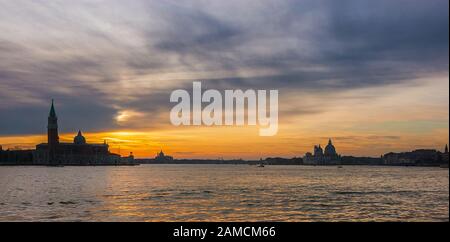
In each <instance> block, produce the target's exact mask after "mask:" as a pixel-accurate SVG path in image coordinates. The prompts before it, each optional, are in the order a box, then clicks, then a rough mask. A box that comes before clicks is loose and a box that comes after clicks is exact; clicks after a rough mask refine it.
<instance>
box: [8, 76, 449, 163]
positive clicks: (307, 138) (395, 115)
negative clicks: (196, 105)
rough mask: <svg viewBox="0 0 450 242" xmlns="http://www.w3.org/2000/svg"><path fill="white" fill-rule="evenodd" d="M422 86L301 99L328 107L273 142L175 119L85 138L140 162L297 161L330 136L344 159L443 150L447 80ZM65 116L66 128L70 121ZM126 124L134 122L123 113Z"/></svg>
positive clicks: (286, 101)
mask: <svg viewBox="0 0 450 242" xmlns="http://www.w3.org/2000/svg"><path fill="white" fill-rule="evenodd" d="M417 83H420V85H417V86H416V85H413V86H410V87H405V86H391V87H389V88H388V89H386V88H385V87H383V88H378V89H377V88H369V89H361V90H357V91H355V90H353V91H352V92H351V93H340V94H339V95H338V96H335V97H334V99H333V98H329V99H323V100H322V101H321V102H320V100H319V101H318V100H316V99H318V97H317V96H316V95H311V96H310V97H309V96H308V95H307V94H305V95H302V97H303V98H302V99H301V100H299V102H303V103H304V104H306V105H313V104H312V103H316V102H318V103H320V104H321V105H328V106H329V108H328V109H327V111H326V112H320V113H316V114H314V113H313V114H308V115H283V114H282V113H283V112H282V113H281V114H280V125H279V132H278V134H277V135H276V136H273V137H260V136H258V131H259V128H258V127H255V126H253V127H248V126H246V127H174V126H171V125H170V124H169V120H168V119H169V117H167V123H168V124H167V125H165V126H162V127H161V128H159V129H158V130H145V129H132V130H127V129H123V130H111V131H108V132H98V133H84V135H85V136H86V138H87V140H88V142H91V143H102V142H103V140H107V142H108V143H109V144H110V148H111V151H112V152H114V153H119V150H120V154H121V155H128V154H129V152H133V153H134V154H135V156H136V157H140V158H144V157H153V156H154V155H155V154H156V152H158V151H159V150H160V149H163V150H164V152H165V153H167V154H170V155H172V156H174V157H175V158H222V157H223V158H244V159H259V158H260V157H269V156H272V157H273V156H281V157H295V156H303V155H304V153H305V152H310V151H312V147H313V145H315V144H322V145H323V146H324V145H326V143H327V140H328V138H332V139H333V141H334V144H335V146H336V148H337V151H338V152H339V153H341V154H343V155H360V156H366V155H367V156H375V157H376V156H380V155H382V154H384V153H386V152H389V151H408V150H412V149H417V148H434V149H439V150H442V149H443V148H444V146H445V144H446V143H447V142H448V139H449V120H448V117H449V107H448V98H449V97H448V95H449V94H448V85H449V84H448V79H446V78H436V79H425V80H424V79H421V80H417ZM381 92H383V95H381V96H380V95H378V96H377V98H374V99H371V100H370V99H369V100H367V99H364V100H359V101H358V100H355V97H357V96H361V95H363V96H366V95H368V94H370V93H377V94H380V93H381ZM346 95H348V97H353V98H346ZM294 97H295V95H286V96H285V97H284V98H282V100H283V101H280V109H287V108H292V107H295V103H294V101H293V100H292V99H293V98H294ZM411 97H413V98H411ZM283 105H288V106H287V107H286V106H283ZM57 110H58V109H57ZM288 114H289V113H288ZM119 115H123V113H122V114H119ZM59 118H60V119H59V122H60V123H59V125H60V127H61V126H63V125H64V117H59ZM119 121H120V122H123V123H124V126H125V125H126V123H127V119H126V117H124V116H122V118H121V119H119ZM144 121H145V120H144ZM43 132H45V130H43ZM75 135H76V131H75V130H74V132H73V133H67V134H60V136H61V141H62V142H72V140H73V137H74V136H75ZM40 142H46V136H45V135H26V136H21V137H19V136H5V137H0V144H3V147H4V148H14V147H16V146H17V147H23V148H26V147H33V146H34V145H35V144H37V143H40Z"/></svg>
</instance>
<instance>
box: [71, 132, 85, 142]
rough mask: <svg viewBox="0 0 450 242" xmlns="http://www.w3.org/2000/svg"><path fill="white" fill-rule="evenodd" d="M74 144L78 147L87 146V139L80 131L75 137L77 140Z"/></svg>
mask: <svg viewBox="0 0 450 242" xmlns="http://www.w3.org/2000/svg"><path fill="white" fill-rule="evenodd" d="M73 143H75V144H77V145H84V144H86V139H85V138H84V136H83V135H82V134H81V131H78V134H77V136H75V138H74V139H73Z"/></svg>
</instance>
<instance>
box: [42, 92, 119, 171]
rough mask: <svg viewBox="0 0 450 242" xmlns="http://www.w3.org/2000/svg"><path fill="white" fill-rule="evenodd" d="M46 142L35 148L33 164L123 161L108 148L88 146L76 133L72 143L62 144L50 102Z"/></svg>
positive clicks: (79, 163)
mask: <svg viewBox="0 0 450 242" xmlns="http://www.w3.org/2000/svg"><path fill="white" fill-rule="evenodd" d="M47 135H48V142H47V143H43V144H39V145H37V146H36V152H35V162H36V163H38V164H50V165H108V164H118V163H120V162H123V161H124V158H121V157H120V155H117V154H113V153H111V152H109V146H108V144H106V142H104V143H103V144H89V143H87V142H86V138H85V137H84V136H83V134H82V133H81V130H79V131H78V134H77V135H76V136H75V137H74V139H73V143H62V142H60V141H59V135H58V118H57V116H56V111H55V106H54V104H53V100H52V106H51V108H50V113H49V116H48V125H47Z"/></svg>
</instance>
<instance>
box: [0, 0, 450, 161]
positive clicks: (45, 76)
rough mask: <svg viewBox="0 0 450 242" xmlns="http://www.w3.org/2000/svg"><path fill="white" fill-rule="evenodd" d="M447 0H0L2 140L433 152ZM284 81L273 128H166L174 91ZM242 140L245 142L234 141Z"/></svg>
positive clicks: (445, 70)
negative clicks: (53, 121) (53, 128)
mask: <svg viewBox="0 0 450 242" xmlns="http://www.w3.org/2000/svg"><path fill="white" fill-rule="evenodd" d="M448 5H449V2H448V1H447V0H429V1H423V0H395V1H393V0H379V1H370V0H342V1H334V0H282V1H280V0H246V1H240V0H227V1H219V0H208V1H206V0H197V1H194V0H164V1H161V0H146V1H144V0H130V1H120V0H89V1H87V0H79V1H63V0H52V1H49V0H36V1H22V0H15V1H10V0H0V33H1V34H0V115H1V118H0V145H2V146H3V148H4V149H5V148H21V149H26V148H32V147H34V146H35V145H36V144H38V143H42V142H46V122H47V115H48V111H49V107H50V102H51V99H52V98H53V99H55V105H56V112H57V114H58V118H59V129H60V137H61V140H62V141H64V142H71V141H72V140H73V137H74V136H75V135H76V133H77V132H78V130H79V129H81V130H82V131H83V133H84V135H85V136H86V138H87V141H88V142H93V143H102V142H103V140H107V141H108V143H109V144H110V147H111V151H112V152H115V153H120V154H122V155H127V154H128V153H129V152H133V153H134V154H135V156H137V157H153V156H154V155H155V154H156V152H158V151H159V150H161V149H163V150H164V151H165V152H166V153H168V154H170V155H172V156H174V157H175V158H219V157H221V158H222V157H223V158H230V159H231V158H246V159H259V158H260V157H269V156H271V157H274V156H281V157H295V156H296V157H300V156H303V155H304V153H305V152H310V151H312V149H313V146H314V145H315V144H322V146H324V145H326V143H327V142H328V139H329V138H332V139H333V141H334V144H335V146H336V149H337V152H338V153H341V154H343V155H358V156H374V157H378V156H380V155H382V154H384V153H387V152H390V151H408V150H412V149H419V148H433V149H439V150H442V149H443V147H444V146H445V144H446V143H448V140H449V62H448V59H449V12H448V11H449V6H448ZM194 81H201V82H202V85H203V87H204V88H205V89H217V90H225V89H242V90H246V89H257V90H260V89H267V90H269V89H270V90H273V89H275V90H279V119H280V120H279V131H278V134H277V135H276V136H273V137H260V136H259V135H258V130H259V128H258V127H251V126H245V127H192V126H186V127H175V126H173V125H171V123H170V118H169V113H170V110H171V108H172V107H173V105H174V104H173V103H170V102H169V100H170V99H169V98H170V94H171V92H172V91H173V90H175V89H187V90H190V89H192V82H194ZM244 147H245V148H244Z"/></svg>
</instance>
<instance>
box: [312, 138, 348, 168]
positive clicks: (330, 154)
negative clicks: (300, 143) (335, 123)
mask: <svg viewBox="0 0 450 242" xmlns="http://www.w3.org/2000/svg"><path fill="white" fill-rule="evenodd" d="M303 160H304V163H305V164H314V165H334V164H339V163H340V161H341V156H340V155H339V154H338V153H337V152H336V148H335V147H334V145H333V142H332V141H331V139H329V140H328V145H327V146H326V147H325V150H323V149H322V147H321V145H320V144H319V145H316V146H314V154H311V153H309V152H308V153H306V154H305V156H304V158H303Z"/></svg>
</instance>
